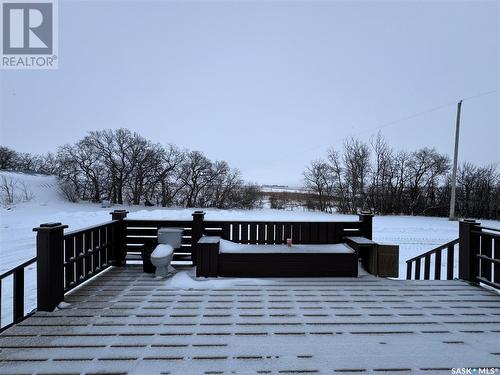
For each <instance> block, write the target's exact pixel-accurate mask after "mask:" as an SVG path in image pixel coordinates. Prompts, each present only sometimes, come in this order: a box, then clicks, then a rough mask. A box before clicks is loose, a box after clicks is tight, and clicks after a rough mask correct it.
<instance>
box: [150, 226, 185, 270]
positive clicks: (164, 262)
mask: <svg viewBox="0 0 500 375" xmlns="http://www.w3.org/2000/svg"><path fill="white" fill-rule="evenodd" d="M183 230H184V229H183V228H160V229H158V246H156V248H155V249H154V251H153V252H152V253H151V263H153V265H154V266H155V267H156V272H155V276H157V277H166V276H168V274H169V273H170V272H172V271H175V270H174V268H173V267H172V266H171V265H170V262H171V261H172V258H173V257H174V249H178V248H180V247H181V243H182V232H183Z"/></svg>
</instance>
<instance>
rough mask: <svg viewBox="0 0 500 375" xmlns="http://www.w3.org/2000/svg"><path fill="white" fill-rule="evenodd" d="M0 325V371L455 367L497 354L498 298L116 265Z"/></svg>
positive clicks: (431, 285)
mask: <svg viewBox="0 0 500 375" xmlns="http://www.w3.org/2000/svg"><path fill="white" fill-rule="evenodd" d="M66 302H68V303H69V305H68V306H67V307H65V308H64V309H62V310H58V311H56V312H54V313H41V312H39V313H36V314H35V315H34V316H32V317H30V318H28V319H27V320H25V321H24V322H22V323H20V324H19V325H17V326H14V327H12V328H10V329H8V330H7V331H5V332H4V333H3V334H1V335H0V373H97V372H99V373H102V372H108V373H127V372H128V373H135V374H155V373H157V374H183V375H184V374H190V375H191V374H233V373H237V374H239V373H245V374H248V373H254V374H256V373H259V374H288V373H290V374H294V373H305V374H308V373H328V374H339V373H340V374H341V373H353V372H356V373H377V374H380V373H390V374H397V373H408V372H410V371H413V372H418V373H427V374H435V373H444V374H449V373H451V371H450V369H451V368H456V367H495V366H499V364H500V340H498V338H499V333H500V298H499V296H498V295H496V294H493V293H491V292H489V291H487V290H485V289H482V288H478V287H474V286H470V285H468V284H466V283H464V282H461V281H406V280H389V279H379V278H375V277H373V276H363V277H359V278H335V279H332V278H321V279H320V278H318V279H313V278H304V279H217V280H213V279H212V280H207V281H196V280H193V279H191V278H190V277H189V274H188V273H186V272H182V273H180V274H178V275H176V277H174V279H170V280H169V281H165V280H161V279H160V280H157V279H155V278H154V277H153V276H152V275H149V274H144V273H142V272H141V268H139V267H134V266H129V267H125V268H112V269H110V270H109V271H107V272H105V273H104V274H102V275H101V276H98V277H96V278H95V279H93V280H92V281H90V282H89V283H87V284H85V285H83V286H82V287H81V288H79V289H77V290H76V291H74V292H73V293H71V294H69V295H67V298H66Z"/></svg>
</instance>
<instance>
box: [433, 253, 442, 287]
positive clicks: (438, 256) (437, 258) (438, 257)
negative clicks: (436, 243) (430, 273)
mask: <svg viewBox="0 0 500 375" xmlns="http://www.w3.org/2000/svg"><path fill="white" fill-rule="evenodd" d="M441 251H442V250H441V249H440V250H437V251H436V254H435V259H434V280H441Z"/></svg>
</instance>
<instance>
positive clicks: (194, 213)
mask: <svg viewBox="0 0 500 375" xmlns="http://www.w3.org/2000/svg"><path fill="white" fill-rule="evenodd" d="M194 215H205V211H195V212H193V216H194Z"/></svg>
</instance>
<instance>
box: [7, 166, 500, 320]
mask: <svg viewBox="0 0 500 375" xmlns="http://www.w3.org/2000/svg"><path fill="white" fill-rule="evenodd" d="M2 176H5V177H7V178H9V179H10V178H12V179H13V180H17V181H19V183H22V182H24V184H25V185H26V186H27V188H28V189H29V190H30V191H31V193H32V194H33V198H32V200H31V201H29V202H21V203H17V204H14V205H12V206H11V207H8V208H5V207H2V208H0V274H1V273H3V272H5V271H7V270H9V269H11V268H13V267H15V266H16V265H18V264H21V263H22V262H24V261H26V260H28V259H30V258H32V257H33V256H35V233H34V232H33V231H32V229H33V228H34V227H36V226H38V225H39V224H41V223H46V222H61V223H63V224H67V225H69V229H68V230H75V229H79V228H83V227H87V226H90V225H95V224H98V223H101V222H105V221H108V220H110V218H111V217H110V215H109V212H110V211H111V210H112V209H120V208H126V209H127V210H129V211H130V214H129V217H130V218H148V219H153V218H155V219H182V220H190V219H191V214H192V212H193V210H194V209H172V208H168V209H158V208H154V207H152V208H144V207H141V206H113V208H112V209H109V208H101V207H100V205H98V204H90V203H70V202H66V201H64V199H63V198H62V197H61V196H60V195H59V193H58V192H57V182H56V180H55V178H54V177H51V176H39V175H24V174H16V173H9V172H0V177H2ZM205 212H206V218H207V219H209V220H210V219H218V220H231V219H232V220H245V219H248V220H256V221H258V220H281V221H285V220H297V221H307V220H311V221H330V220H334V221H335V220H338V221H345V220H353V221H354V220H357V216H355V215H332V214H325V213H319V212H304V211H282V210H272V209H259V210H251V211H244V210H215V209H205ZM481 222H482V223H484V224H485V225H488V226H491V227H496V228H500V222H498V221H487V220H484V221H481ZM373 237H374V240H375V241H378V242H382V243H390V244H397V245H399V246H400V259H399V263H400V265H399V276H400V277H403V278H404V277H405V272H406V265H405V261H406V260H407V259H409V258H411V257H413V256H415V255H418V254H421V253H422V252H424V251H427V250H430V249H432V248H434V247H436V246H438V245H441V244H443V243H445V242H448V241H450V240H453V239H455V238H457V237H458V223H457V222H451V221H448V220H447V219H446V218H431V217H412V216H376V217H375V218H374V220H373ZM30 268H31V269H29V270H28V271H27V272H28V274H27V276H26V279H27V280H26V291H27V292H26V294H27V297H28V300H29V301H30V303H28V306H27V307H26V310H27V311H29V310H31V308H32V306H31V305H32V304H34V300H35V285H34V283H35V279H34V274H35V271H36V270H35V269H34V266H33V267H30ZM10 282H11V280H9V279H7V280H5V281H4V283H3V293H2V306H3V309H2V316H5V315H4V314H5V313H6V310H5V309H6V308H7V305H9V306H10V303H7V300H8V299H9V298H10V296H9V293H8V290H9V289H10V285H9V283H10ZM3 324H4V323H2V325H3Z"/></svg>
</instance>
